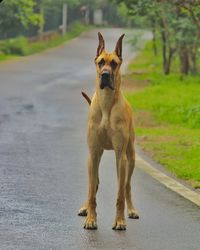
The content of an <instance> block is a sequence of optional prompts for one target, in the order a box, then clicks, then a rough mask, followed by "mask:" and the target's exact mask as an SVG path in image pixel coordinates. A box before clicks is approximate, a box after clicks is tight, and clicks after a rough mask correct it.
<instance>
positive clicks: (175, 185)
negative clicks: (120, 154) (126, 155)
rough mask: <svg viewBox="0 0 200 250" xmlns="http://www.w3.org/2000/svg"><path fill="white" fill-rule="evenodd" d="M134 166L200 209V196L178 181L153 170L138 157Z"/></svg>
mask: <svg viewBox="0 0 200 250" xmlns="http://www.w3.org/2000/svg"><path fill="white" fill-rule="evenodd" d="M136 166H137V167H138V168H140V169H142V170H143V171H145V172H146V173H147V174H149V175H150V176H152V177H153V178H154V179H156V180H157V181H159V182H160V183H162V184H163V185H165V186H166V187H167V188H169V189H171V190H173V191H174V192H176V193H178V194H179V195H181V196H183V197H184V198H186V199H187V200H189V201H191V202H193V203H194V204H196V205H197V206H199V207H200V195H199V194H198V193H196V192H195V191H192V190H190V189H189V188H187V187H185V186H184V185H182V184H181V183H179V182H178V181H176V180H174V179H172V178H171V177H169V176H167V175H165V174H164V173H162V172H161V171H159V170H158V169H156V168H154V167H153V166H152V165H151V164H150V163H148V162H147V161H145V160H143V159H142V158H141V157H139V156H138V155H137V156H136Z"/></svg>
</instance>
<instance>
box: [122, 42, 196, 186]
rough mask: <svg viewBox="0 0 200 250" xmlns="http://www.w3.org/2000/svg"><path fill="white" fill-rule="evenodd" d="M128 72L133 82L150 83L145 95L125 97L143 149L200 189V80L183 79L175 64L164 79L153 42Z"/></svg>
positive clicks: (131, 94)
mask: <svg viewBox="0 0 200 250" xmlns="http://www.w3.org/2000/svg"><path fill="white" fill-rule="evenodd" d="M129 70H130V72H131V76H130V77H131V78H132V79H133V80H134V81H137V80H138V81H141V80H146V81H147V80H148V82H149V84H148V86H147V87H145V88H144V89H143V90H142V91H139V92H135V93H126V96H127V99H128V101H129V102H130V103H131V105H132V107H133V109H134V112H135V116H136V134H137V136H138V141H139V143H140V145H141V146H142V147H143V148H144V150H146V151H147V152H148V153H149V154H150V155H151V156H153V158H154V159H155V160H156V161H158V162H159V163H161V164H162V165H163V166H165V167H166V168H167V169H168V170H169V171H171V172H172V173H174V174H175V175H176V176H177V177H179V178H182V179H184V180H188V181H189V182H190V183H191V184H192V185H193V186H194V187H195V188H200V77H199V76H187V77H181V76H180V75H179V74H178V73H177V66H176V62H175V63H174V65H173V71H172V73H171V74H170V75H169V76H165V75H164V74H163V73H162V59H161V56H160V55H158V56H156V57H155V56H154V55H153V53H152V47H151V43H150V42H149V43H148V44H147V46H146V47H145V49H144V50H143V51H141V53H140V54H139V55H138V57H137V58H136V59H135V60H134V61H133V62H132V63H131V65H130V66H129ZM144 116H146V118H144Z"/></svg>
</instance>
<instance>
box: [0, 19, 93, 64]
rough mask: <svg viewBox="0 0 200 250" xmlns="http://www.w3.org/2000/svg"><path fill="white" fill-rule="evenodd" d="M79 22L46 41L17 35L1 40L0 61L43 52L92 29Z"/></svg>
mask: <svg viewBox="0 0 200 250" xmlns="http://www.w3.org/2000/svg"><path fill="white" fill-rule="evenodd" d="M90 28H91V27H90V26H85V25H83V24H81V23H79V22H76V23H74V24H73V25H72V26H71V27H70V30H69V31H68V32H67V33H66V35H65V36H61V35H59V34H55V35H54V36H52V37H51V38H50V39H48V40H46V41H43V40H42V41H36V42H28V39H27V38H25V37H22V36H20V37H17V38H14V39H8V40H2V41H0V61H5V60H8V59H11V58H16V57H17V56H26V55H31V54H34V53H38V52H41V51H43V50H45V49H48V48H52V47H56V46H58V45H60V44H62V43H64V42H66V41H68V40H71V39H72V38H75V37H77V36H79V35H80V34H81V33H82V32H84V31H86V30H88V29H90Z"/></svg>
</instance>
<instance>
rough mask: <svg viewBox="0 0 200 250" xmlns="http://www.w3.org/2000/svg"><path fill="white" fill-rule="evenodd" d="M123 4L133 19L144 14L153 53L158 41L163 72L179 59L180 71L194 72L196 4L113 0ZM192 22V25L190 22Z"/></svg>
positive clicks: (199, 13)
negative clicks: (150, 35) (149, 29)
mask: <svg viewBox="0 0 200 250" xmlns="http://www.w3.org/2000/svg"><path fill="white" fill-rule="evenodd" d="M116 1H117V2H120V3H121V2H122V3H125V4H126V5H127V8H128V9H129V15H130V16H132V17H134V18H135V19H137V18H141V17H145V19H143V21H145V24H146V27H150V28H151V29H152V33H153V42H154V43H153V45H154V46H153V48H154V53H155V54H156V53H157V47H156V46H157V41H158V40H160V41H161V42H162V60H163V71H164V73H165V74H169V73H170V71H171V64H172V61H173V60H174V59H175V58H179V64H180V66H179V68H180V72H181V74H188V73H196V71H197V65H196V63H197V57H198V56H199V54H198V48H199V46H200V4H199V1H197V0H193V1H188V0H153V1H152V0H140V1H137V0H116ZM194 24H195V25H194Z"/></svg>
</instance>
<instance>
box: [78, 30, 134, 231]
mask: <svg viewBox="0 0 200 250" xmlns="http://www.w3.org/2000/svg"><path fill="white" fill-rule="evenodd" d="M123 37H124V34H123V35H121V36H120V38H119V39H118V41H117V43H116V46H115V50H114V51H113V52H112V53H108V52H106V51H105V41H104V38H103V36H102V34H101V33H100V32H98V38H99V45H98V48H97V53H96V58H95V64H96V91H95V94H94V96H93V98H92V100H90V98H89V97H88V96H87V94H85V93H84V92H82V95H83V96H84V97H85V98H86V100H87V102H88V103H89V105H90V110H89V117H88V129H87V143H88V147H89V157H88V177H89V190H88V199H87V202H86V203H84V205H83V206H82V207H81V209H80V210H79V212H78V215H80V216H87V217H86V219H85V222H84V228H85V229H97V213H96V193H97V190H98V185H99V176H98V169H99V163H100V159H101V156H102V154H103V151H104V150H114V151H115V156H116V165H117V179H118V190H117V201H116V217H115V221H114V224H113V227H112V228H113V229H114V230H125V229H126V220H125V216H124V210H125V200H126V203H127V209H128V217H129V218H133V219H138V218H139V215H138V213H137V211H136V209H135V208H134V206H133V200H132V197H131V176H132V174H133V170H134V167H135V150H134V137H135V136H134V129H133V117H132V109H131V107H130V105H129V104H128V102H127V101H126V99H125V98H124V96H123V94H122V91H121V74H120V66H121V64H122V40H123Z"/></svg>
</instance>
